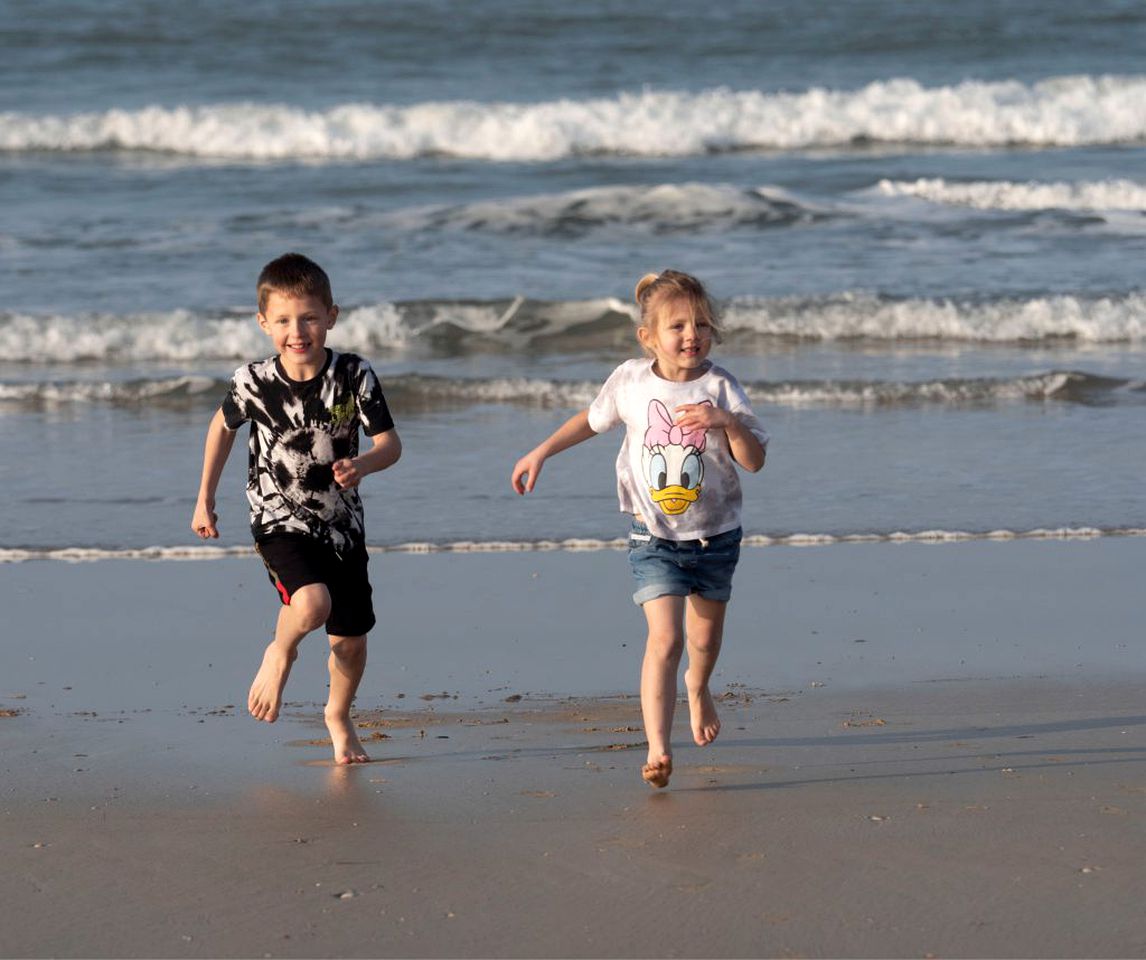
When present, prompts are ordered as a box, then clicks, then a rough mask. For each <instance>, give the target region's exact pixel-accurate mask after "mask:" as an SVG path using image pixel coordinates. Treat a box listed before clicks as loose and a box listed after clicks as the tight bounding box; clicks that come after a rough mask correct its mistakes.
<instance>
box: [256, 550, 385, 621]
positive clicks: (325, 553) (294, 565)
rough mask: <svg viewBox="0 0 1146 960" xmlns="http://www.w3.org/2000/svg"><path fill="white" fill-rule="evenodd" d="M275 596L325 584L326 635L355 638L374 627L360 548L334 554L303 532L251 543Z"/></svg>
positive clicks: (285, 600)
mask: <svg viewBox="0 0 1146 960" xmlns="http://www.w3.org/2000/svg"><path fill="white" fill-rule="evenodd" d="M255 550H257V551H258V554H259V556H260V557H262V558H263V563H264V564H266V567H267V574H268V575H269V576H270V578H271V583H273V584H274V585H275V589H276V590H278V592H279V598H280V599H281V600H282V602H283V603H284V604H286V605H288V606H289V605H290V598H291V596H292V595H293V594H294V593H295V591H296V590H298V589H299V588H301V587H305V586H307V585H308V584H311V583H321V584H325V586H326V589H327V590H328V591H329V592H330V617H329V618H328V619H327V621H326V632H327V633H329V634H332V635H333V636H336V637H359V636H362V635H363V634H365V633H368V632H369V631H370V628H371V627H373V626H374V604H373V602H372V601H371V595H372V593H373V591H372V590H371V589H370V578H369V577H368V576H367V570H366V565H367V563H369V558H368V557H367V554H366V547H364V546H360V547H356V548H354V549H353V550H351V551H349V552H347V553H342V554H338V553H335V552H334V548H333V547H331V546H328V545H327V544H324V543H319V542H318V541H317V540H314V539H312V538H311V537H308V536H305V535H304V534H294V533H277V534H271V535H270V536H267V537H263V538H261V539H259V540H257V541H256V542H255Z"/></svg>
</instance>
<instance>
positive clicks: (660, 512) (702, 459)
mask: <svg viewBox="0 0 1146 960" xmlns="http://www.w3.org/2000/svg"><path fill="white" fill-rule="evenodd" d="M652 368H653V361H652V360H650V359H647V358H640V359H636V360H628V361H626V362H625V363H623V364H621V366H619V367H617V369H616V370H614V371H613V373H612V374H611V375H610V377H609V379H608V380H606V381H605V385H604V386H603V387H602V388H601V391H600V393H598V394H597V398H596V399H595V400H594V401H593V403H592V405H591V406H590V407H589V426H590V427H591V428H592V429H593V430H595V431H596V432H597V433H603V432H605V431H606V430H610V429H612V428H613V427H615V426H617V425H618V424H624V425H625V438H624V440H622V441H621V451H620V453H619V454H618V455H617V496H618V498H619V500H620V507H621V510H622V511H623V512H624V513H632V514H640V515H641V517H642V518H643V519H644V521H645V523H646V525H647V526H648V528H649V530H650V532H652V533H653V534H654V535H655V536H658V537H661V538H663V539H665V540H699V539H703V538H708V537H714V536H716V535H717V534H718V533H724V532H726V531H728V530H735V529H736V528H737V527H738V526H740V505H741V502H742V496H741V493H740V478H739V476H738V475H737V466H736V462H735V461H734V460H733V459H732V453H731V451H730V450H729V448H728V437H727V436H726V435H725V433H724V431H723V430H708V431H704V430H699V431H695V432H690V433H686V432H684V431H683V430H681V428H680V427H678V426H676V425H675V423H674V421H675V418H676V408H677V407H679V406H680V405H681V404H685V403H711V404H713V405H714V406H717V407H720V408H722V409H724V410H728V411H730V412H731V413H732V414H733V415H734V416H735V417H736V418H737V419H738V420H740V422H741V423H742V424H744V426H745V427H747V428H748V430H750V431H751V432H752V434H753V435H754V436H755V437H756V438H757V439H758V440H759V441H760V443H761V444H762V445H763V446H765V447H766V446H767V444H768V434H767V433H766V432H765V431H764V428H763V427H762V426H761V425H760V421H759V420H757V419H756V415H755V414H754V413H753V412H752V407H751V405H750V404H749V402H748V397H747V396H746V395H745V393H744V390H743V389H742V388H741V386H740V384H739V383H738V382H737V381H736V378H735V377H734V376H732V374H730V373H729V372H728V371H726V370H724V369H722V368H721V367H717V366H709V368H708V370H707V371H705V373H704V374H702V375H701V376H700V377H698V378H697V379H696V380H689V381H687V382H685V383H677V382H675V381H670V380H662V379H661V378H660V377H658V376H657V375H656V374H655V373H653V369H652Z"/></svg>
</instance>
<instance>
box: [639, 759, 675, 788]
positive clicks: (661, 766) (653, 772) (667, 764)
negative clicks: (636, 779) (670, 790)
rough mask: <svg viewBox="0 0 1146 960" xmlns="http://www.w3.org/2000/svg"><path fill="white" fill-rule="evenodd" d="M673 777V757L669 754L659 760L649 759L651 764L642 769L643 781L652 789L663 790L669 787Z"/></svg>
mask: <svg viewBox="0 0 1146 960" xmlns="http://www.w3.org/2000/svg"><path fill="white" fill-rule="evenodd" d="M671 776H672V757H670V756H669V755H668V754H667V753H666V754H662V755H661V756H660V757H659V758H653V757H650V758H649V762H648V763H646V764H645V765H644V766H643V767H641V779H642V780H644V781H645V783H647V784H648V785H649V786H650V787H657V788H658V789H662V788H664V787H667V786H668V783H669V777H671Z"/></svg>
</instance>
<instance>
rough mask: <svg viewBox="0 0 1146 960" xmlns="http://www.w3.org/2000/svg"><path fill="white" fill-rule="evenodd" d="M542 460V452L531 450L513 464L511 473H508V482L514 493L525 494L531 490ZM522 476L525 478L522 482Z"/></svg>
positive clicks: (535, 482)
mask: <svg viewBox="0 0 1146 960" xmlns="http://www.w3.org/2000/svg"><path fill="white" fill-rule="evenodd" d="M544 462H545V457H544V456H543V455H542V454H539V453H538V452H537V451H536V450H531V451H530V452H529V453H527V454H526V455H525V456H524V457H522V458H521V459H520V460H518V461H517V463H516V464H514V467H513V473H512V474H511V475H510V478H509V482H510V485H511V486H512V487H513V489H514V492H515V493H520V494H525V493H530V492H532V490H533V488H534V486H535V485H536V484H537V478H538V476H539V475H540V474H541V465H542V464H543V463H544ZM522 477H524V478H525V481H524V482H522Z"/></svg>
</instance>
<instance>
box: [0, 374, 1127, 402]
mask: <svg viewBox="0 0 1146 960" xmlns="http://www.w3.org/2000/svg"><path fill="white" fill-rule="evenodd" d="M227 386H228V381H227V380H224V379H218V378H212V377H205V376H173V377H160V378H154V379H134V380H121V381H110V380H75V381H52V382H18V383H0V404H10V405H18V406H23V407H30V408H42V407H57V406H64V405H68V404H87V403H93V402H95V403H107V404H111V405H117V406H128V407H133V406H140V407H143V406H147V407H154V406H166V407H190V406H195V405H202V404H212V405H213V404H216V403H218V401H219V398H220V397H221V396H222V394H223V393H224V392H225V391H226V389H227ZM383 386H384V388H385V391H386V395H387V397H388V398H389V401H390V403H391V405H392V406H394V407H396V408H398V409H401V410H403V411H406V412H410V411H425V410H434V409H448V408H452V407H457V406H460V405H465V406H471V405H473V404H514V405H521V406H528V407H542V408H554V407H557V408H567V407H585V406H588V405H589V404H590V403H592V402H593V398H594V397H596V395H597V392H598V390H600V387H601V384H600V382H599V381H595V380H555V379H549V378H528V377H488V378H481V377H460V378H453V377H437V376H424V375H421V374H397V375H394V376H385V377H383ZM743 386H744V388H745V390H746V391H747V392H748V395H749V397H750V399H751V400H752V401H753V403H755V404H758V405H770V406H781V407H795V408H799V407H814V406H820V407H823V406H829V407H903V406H923V405H947V406H992V405H998V404H1005V403H1013V402H1019V401H1027V402H1045V401H1057V402H1065V403H1080V404H1085V405H1106V404H1114V403H1118V402H1132V403H1146V385H1144V384H1143V383H1142V382H1139V381H1131V380H1125V379H1119V378H1114V377H1102V376H1096V375H1094V374H1089V373H1085V372H1082V371H1075V370H1053V371H1048V372H1045V373H1036V374H1031V375H1029V376H1023V377H1010V378H1005V377H1004V378H988V377H984V378H949V379H942V380H927V381H879V380H877V381H859V380H855V381H837V380H796V381H780V382H769V381H757V382H745V383H744V384H743Z"/></svg>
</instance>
